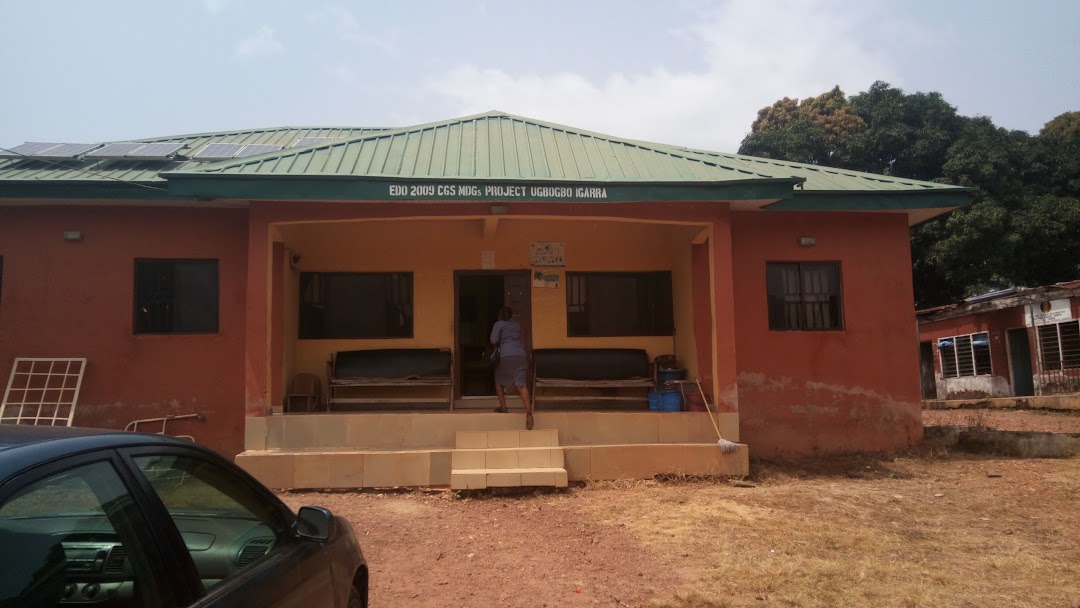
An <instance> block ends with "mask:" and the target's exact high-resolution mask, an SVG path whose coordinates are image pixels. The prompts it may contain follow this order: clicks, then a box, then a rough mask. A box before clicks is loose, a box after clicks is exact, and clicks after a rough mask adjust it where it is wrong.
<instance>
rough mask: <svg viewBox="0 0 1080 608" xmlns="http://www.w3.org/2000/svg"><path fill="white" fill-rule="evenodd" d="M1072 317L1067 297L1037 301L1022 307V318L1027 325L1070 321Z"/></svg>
mask: <svg viewBox="0 0 1080 608" xmlns="http://www.w3.org/2000/svg"><path fill="white" fill-rule="evenodd" d="M1072 318H1073V314H1072V307H1071V306H1070V305H1069V300H1067V299H1066V300H1048V301H1046V302H1037V303H1035V304H1028V305H1027V306H1025V307H1024V319H1025V322H1026V323H1027V326H1028V327H1031V326H1033V325H1053V324H1054V323H1061V322H1062V321H1072Z"/></svg>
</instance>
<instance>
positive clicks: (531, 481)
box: [521, 471, 555, 487]
mask: <svg viewBox="0 0 1080 608" xmlns="http://www.w3.org/2000/svg"><path fill="white" fill-rule="evenodd" d="M521 485H523V486H545V487H552V486H554V485H555V473H554V471H522V472H521Z"/></svg>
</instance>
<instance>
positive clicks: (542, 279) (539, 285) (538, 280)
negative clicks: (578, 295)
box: [533, 270, 560, 289]
mask: <svg viewBox="0 0 1080 608" xmlns="http://www.w3.org/2000/svg"><path fill="white" fill-rule="evenodd" d="M559 276H560V275H559V273H557V272H544V271H543V270H534V271H533V288H534V289H558V288H559Z"/></svg>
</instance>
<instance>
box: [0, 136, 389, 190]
mask: <svg viewBox="0 0 1080 608" xmlns="http://www.w3.org/2000/svg"><path fill="white" fill-rule="evenodd" d="M381 130H383V129H374V128H357V127H273V128H269V129H246V130H241V131H220V132H214V133H196V134H193V135H172V136H167V137H151V138H147V139H133V140H131V141H135V142H144V143H152V142H176V143H182V144H184V146H183V147H182V148H180V149H179V150H177V152H176V154H177V156H178V157H180V159H179V160H172V161H135V160H119V159H94V158H82V159H79V160H71V161H55V160H54V161H45V160H39V159H34V158H26V159H19V158H0V184H2V183H3V182H4V181H40V180H49V181H65V182H94V181H105V182H110V181H117V180H119V181H125V182H138V183H148V184H150V183H154V182H159V183H161V184H163V183H164V182H165V178H164V177H162V176H161V173H162V172H164V171H170V170H173V169H181V168H184V167H185V166H186V165H204V164H206V163H202V162H197V161H188V160H186V159H187V158H188V157H191V156H192V155H194V154H195V153H197V152H198V151H199V150H201V149H202V147H203V146H204V145H206V144H208V143H211V142H214V143H235V144H270V145H278V146H285V147H288V146H292V145H293V144H295V143H296V142H297V141H298V140H299V139H300V138H302V137H337V138H341V139H353V138H356V137H360V136H362V135H365V134H367V133H374V132H378V131H381ZM106 143H110V142H106Z"/></svg>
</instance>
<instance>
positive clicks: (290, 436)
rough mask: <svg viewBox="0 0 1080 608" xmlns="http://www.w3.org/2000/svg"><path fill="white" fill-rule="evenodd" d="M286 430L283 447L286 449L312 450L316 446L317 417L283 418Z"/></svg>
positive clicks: (292, 415)
mask: <svg viewBox="0 0 1080 608" xmlns="http://www.w3.org/2000/svg"><path fill="white" fill-rule="evenodd" d="M282 419H283V420H284V424H285V426H284V429H283V434H282V439H283V441H282V447H283V448H285V449H295V448H310V447H314V446H315V416H313V415H310V414H289V415H287V416H282Z"/></svg>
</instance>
